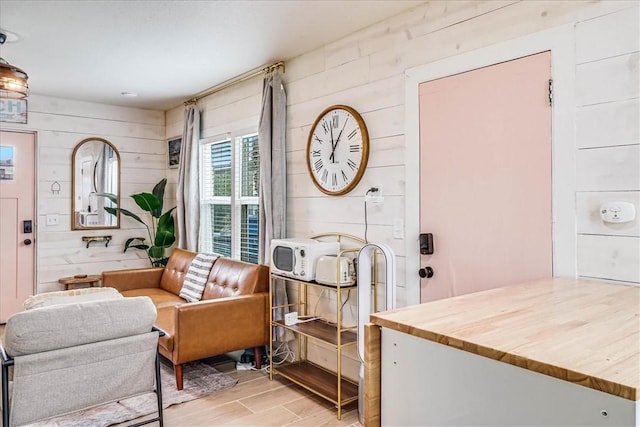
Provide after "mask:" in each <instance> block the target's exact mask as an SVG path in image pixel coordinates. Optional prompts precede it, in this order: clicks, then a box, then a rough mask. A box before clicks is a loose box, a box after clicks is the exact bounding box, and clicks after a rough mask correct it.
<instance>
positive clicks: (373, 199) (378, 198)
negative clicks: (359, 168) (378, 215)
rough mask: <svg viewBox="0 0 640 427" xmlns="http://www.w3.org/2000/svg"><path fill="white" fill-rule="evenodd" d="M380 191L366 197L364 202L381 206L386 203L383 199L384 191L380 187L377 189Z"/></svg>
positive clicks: (370, 193)
mask: <svg viewBox="0 0 640 427" xmlns="http://www.w3.org/2000/svg"><path fill="white" fill-rule="evenodd" d="M377 188H378V191H375V192H373V191H372V192H369V193H367V195H366V196H364V201H365V202H367V203H369V204H371V205H381V204H383V203H384V197H382V190H381V189H380V187H377Z"/></svg>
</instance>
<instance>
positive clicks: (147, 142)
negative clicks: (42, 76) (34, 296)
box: [2, 95, 166, 293]
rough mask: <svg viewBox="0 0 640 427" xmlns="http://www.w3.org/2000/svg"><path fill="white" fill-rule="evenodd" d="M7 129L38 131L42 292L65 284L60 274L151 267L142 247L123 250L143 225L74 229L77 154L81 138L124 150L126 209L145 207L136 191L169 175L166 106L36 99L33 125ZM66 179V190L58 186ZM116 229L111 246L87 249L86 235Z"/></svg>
mask: <svg viewBox="0 0 640 427" xmlns="http://www.w3.org/2000/svg"><path fill="white" fill-rule="evenodd" d="M2 129H3V130H9V129H11V130H28V131H35V132H36V133H37V153H38V154H37V156H38V158H37V170H38V171H37V215H38V217H37V218H36V221H35V224H36V233H37V234H36V250H37V267H36V269H37V284H36V291H37V292H38V293H40V292H47V291H53V290H61V289H63V286H62V285H60V284H58V282H57V281H58V278H60V277H64V276H69V275H74V274H79V273H86V274H100V273H101V272H102V271H105V270H115V269H120V268H136V267H146V266H148V265H149V261H148V259H147V258H146V257H145V256H143V255H144V254H143V253H141V252H139V251H133V250H132V251H128V252H127V253H125V254H123V253H122V248H123V245H124V241H125V240H126V239H127V238H129V237H133V236H137V235H142V234H141V231H142V230H139V228H140V227H138V225H139V224H138V223H136V222H135V221H133V220H131V219H130V218H127V217H122V218H121V228H120V229H119V230H90V231H81V230H73V231H72V230H71V153H72V151H73V148H74V147H75V146H76V144H78V143H79V142H80V141H81V140H83V139H85V138H89V137H100V138H104V139H106V140H108V141H110V142H111V143H112V144H114V145H115V147H116V148H117V149H118V151H119V152H120V159H121V162H122V165H121V168H122V169H121V178H122V183H121V191H122V195H121V201H122V205H123V207H124V208H126V209H130V210H132V211H134V212H139V210H138V208H137V206H135V203H133V201H132V200H131V198H129V197H128V195H130V194H133V193H138V192H142V191H151V189H152V188H153V185H154V184H155V183H156V182H158V181H160V180H161V179H162V178H164V177H165V174H166V150H165V147H164V140H165V139H164V138H165V121H164V113H163V112H162V111H151V110H140V109H133V108H124V107H114V106H108V105H101V104H93V103H86V102H79V101H70V100H65V99H58V98H48V97H40V96H37V95H31V96H30V97H29V112H28V123H27V124H26V125H13V124H12V125H11V126H8V125H5V124H3V126H2ZM54 181H58V182H59V183H60V186H61V190H60V193H59V194H53V193H52V192H51V184H52V183H53V182H54ZM47 214H50V215H58V217H59V224H58V225H55V226H47V223H46V215H47ZM95 235H112V236H113V240H112V241H111V243H110V244H109V247H105V246H104V245H103V244H96V243H94V244H92V245H91V246H90V247H89V248H86V244H85V243H83V242H82V240H81V239H82V236H95Z"/></svg>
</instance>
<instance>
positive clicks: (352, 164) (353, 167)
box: [347, 159, 358, 171]
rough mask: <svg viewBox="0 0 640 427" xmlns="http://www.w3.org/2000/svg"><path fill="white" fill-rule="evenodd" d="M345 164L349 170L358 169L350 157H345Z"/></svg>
mask: <svg viewBox="0 0 640 427" xmlns="http://www.w3.org/2000/svg"><path fill="white" fill-rule="evenodd" d="M347 165H349V167H350V168H351V170H353V171H355V170H356V169H358V165H356V164H355V163H354V161H353V160H351V159H347Z"/></svg>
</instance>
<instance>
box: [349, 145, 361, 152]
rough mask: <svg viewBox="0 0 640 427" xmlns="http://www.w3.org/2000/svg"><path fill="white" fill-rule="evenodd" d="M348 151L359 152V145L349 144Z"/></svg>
mask: <svg viewBox="0 0 640 427" xmlns="http://www.w3.org/2000/svg"><path fill="white" fill-rule="evenodd" d="M349 152H350V153H359V152H360V145H358V144H351V145H350V146H349Z"/></svg>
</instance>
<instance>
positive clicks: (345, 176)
mask: <svg viewBox="0 0 640 427" xmlns="http://www.w3.org/2000/svg"><path fill="white" fill-rule="evenodd" d="M368 159H369V133H368V132H367V127H366V126H365V124H364V120H362V117H361V116H360V114H358V112H357V111H356V110H354V109H353V108H351V107H347V106H346V105H333V106H331V107H329V108H327V109H326V110H324V111H323V112H322V113H320V115H319V116H318V118H317V119H316V121H315V122H314V123H313V126H311V131H310V132H309V138H308V139H307V168H308V169H309V175H310V176H311V179H312V180H313V183H314V184H315V186H316V187H318V189H319V190H320V191H322V192H323V193H325V194H328V195H330V196H339V195H342V194H346V193H348V192H349V191H351V190H353V189H354V188H355V187H356V185H358V182H360V179H361V178H362V175H363V174H364V170H365V168H366V167H367V161H368Z"/></svg>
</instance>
